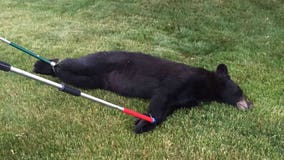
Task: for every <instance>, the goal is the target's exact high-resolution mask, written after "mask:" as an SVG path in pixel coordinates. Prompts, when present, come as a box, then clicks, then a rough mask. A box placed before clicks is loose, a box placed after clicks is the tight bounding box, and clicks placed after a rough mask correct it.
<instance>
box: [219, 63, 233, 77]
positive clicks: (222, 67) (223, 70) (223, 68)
mask: <svg viewBox="0 0 284 160" xmlns="http://www.w3.org/2000/svg"><path fill="white" fill-rule="evenodd" d="M216 73H217V74H219V75H222V76H224V77H227V78H230V76H229V73H228V68H227V66H226V65H225V64H219V65H218V66H217V69H216Z"/></svg>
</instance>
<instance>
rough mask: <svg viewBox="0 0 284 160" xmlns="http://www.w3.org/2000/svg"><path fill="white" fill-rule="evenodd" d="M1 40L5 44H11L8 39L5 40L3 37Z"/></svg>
mask: <svg viewBox="0 0 284 160" xmlns="http://www.w3.org/2000/svg"><path fill="white" fill-rule="evenodd" d="M0 40H1V41H3V42H5V43H7V44H10V43H11V42H10V41H8V40H7V39H5V38H3V37H0Z"/></svg>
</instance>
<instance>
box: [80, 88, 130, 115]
mask: <svg viewBox="0 0 284 160" xmlns="http://www.w3.org/2000/svg"><path fill="white" fill-rule="evenodd" d="M81 96H82V97H84V98H87V99H90V100H92V101H96V102H99V103H102V104H104V105H106V106H109V107H112V108H116V109H119V110H121V111H123V110H124V108H123V107H121V106H118V105H115V104H112V103H109V102H107V101H104V100H102V99H99V98H96V97H93V96H91V95H88V94H86V93H83V92H81Z"/></svg>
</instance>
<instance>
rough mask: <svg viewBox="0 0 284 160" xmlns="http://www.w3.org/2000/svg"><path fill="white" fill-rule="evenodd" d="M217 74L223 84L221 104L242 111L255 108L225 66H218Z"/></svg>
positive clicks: (220, 94) (220, 97)
mask: <svg viewBox="0 0 284 160" xmlns="http://www.w3.org/2000/svg"><path fill="white" fill-rule="evenodd" d="M216 74H217V76H218V78H220V79H221V82H222V83H221V87H220V92H219V101H220V102H223V103H227V104H230V105H233V106H236V107H238V108H239V109H242V110H244V109H249V108H252V107H253V104H252V103H251V102H249V101H248V100H247V99H246V98H245V96H244V94H243V91H242V89H241V88H240V87H239V86H238V85H237V84H236V83H235V82H234V81H232V80H231V78H230V76H229V73H228V69H227V66H226V65H225V64H219V65H218V66H217V69H216Z"/></svg>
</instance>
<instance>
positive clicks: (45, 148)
mask: <svg viewBox="0 0 284 160" xmlns="http://www.w3.org/2000/svg"><path fill="white" fill-rule="evenodd" d="M0 11H1V12H0V36H3V37H5V38H7V39H9V40H11V41H14V42H16V43H18V44H21V45H23V46H25V47H27V48H29V49H31V50H33V51H35V52H37V53H39V54H40V55H42V56H44V57H47V58H61V59H63V58H65V57H80V56H83V55H86V54H88V53H92V52H96V51H104V50H128V51H141V52H145V53H148V54H151V55H154V56H158V57H162V58H166V59H170V60H173V61H176V62H181V63H185V64H188V65H194V66H198V67H204V68H206V69H209V70H214V69H215V68H216V66H217V65H218V64H219V63H225V64H227V65H228V67H229V72H230V74H231V77H232V79H233V80H235V81H236V82H237V83H238V84H239V85H240V86H241V87H242V88H243V90H244V92H245V93H246V95H247V97H248V98H249V99H250V100H251V101H253V102H254V106H255V108H254V109H252V110H248V111H240V110H237V109H235V108H232V107H230V106H227V105H224V104H218V103H210V104H203V105H201V106H200V107H199V108H195V109H191V110H189V109H182V110H178V111H177V112H175V113H174V114H173V115H171V116H170V117H169V118H168V119H167V121H166V122H165V123H163V124H162V125H160V126H159V127H157V128H156V129H155V130H154V131H153V132H149V133H145V134H142V135H136V134H134V132H133V126H134V124H133V122H134V118H132V117H130V116H126V115H124V114H122V113H120V112H119V111H117V110H113V109H109V108H107V107H105V106H103V105H100V104H98V103H93V102H91V101H88V100H85V99H83V98H78V97H72V96H70V95H67V94H63V93H60V92H58V91H57V90H56V89H53V88H51V87H48V86H46V85H43V84H41V83H39V82H36V81H33V80H30V79H26V78H24V77H21V76H18V75H15V74H12V73H4V72H0V84H1V87H0V159H3V160H9V159H17V160H18V159H252V160H255V159H283V157H284V2H283V1H282V0H227V1H226V0H208V1H205V0H203V1H202V0H177V1H173V0H96V1H94V0H93V1H92V0H77V1H72V0H0ZM0 60H2V61H6V62H9V63H11V64H12V65H14V66H15V67H18V68H21V69H24V70H27V71H31V70H32V68H33V63H34V62H35V61H36V60H35V59H33V58H31V57H29V56H27V55H25V54H22V53H21V52H20V51H18V50H16V49H14V48H12V47H10V46H7V45H5V44H4V43H0ZM46 78H49V79H51V80H54V81H57V82H59V81H58V79H55V78H52V77H46ZM84 92H86V93H89V94H91V95H94V96H96V97H98V98H102V99H105V100H107V101H110V102H113V103H115V104H118V105H121V106H127V107H128V108H131V109H134V110H136V111H139V112H144V111H145V110H146V108H147V105H148V101H144V100H141V99H133V98H125V97H121V96H119V95H116V94H113V93H111V92H107V91H102V90H96V91H94V90H87V91H84Z"/></svg>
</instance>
